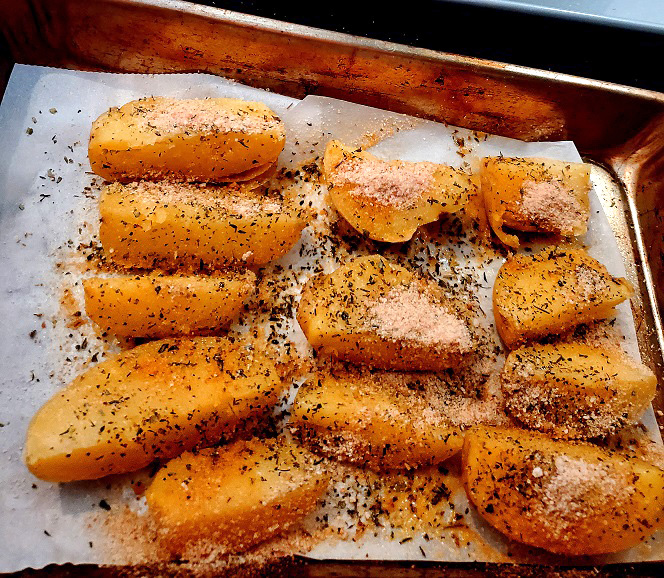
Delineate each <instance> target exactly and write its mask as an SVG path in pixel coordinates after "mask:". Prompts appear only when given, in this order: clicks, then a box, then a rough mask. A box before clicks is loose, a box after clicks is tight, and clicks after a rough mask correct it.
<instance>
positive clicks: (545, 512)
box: [463, 427, 664, 555]
mask: <svg viewBox="0 0 664 578" xmlns="http://www.w3.org/2000/svg"><path fill="white" fill-rule="evenodd" d="M463 479H464V485H465V487H466V492H467V493H468V496H469V498H470V500H471V501H472V502H473V503H474V504H475V506H476V507H477V510H478V512H479V513H480V514H481V515H482V517H484V518H485V519H486V520H487V521H488V522H489V523H490V524H491V525H492V526H494V527H495V528H497V529H498V530H500V531H501V532H503V533H504V534H507V536H509V537H510V538H513V539H514V540H517V541H519V542H523V543H524V544H528V545H530V546H536V547H538V548H544V549H545V550H549V551H550V552H555V553H558V554H566V555H594V554H604V553H610V552H617V551H619V550H624V549H625V548H629V547H631V546H634V545H636V544H638V543H639V542H641V541H643V540H644V539H645V538H647V537H648V536H650V535H651V534H653V533H654V532H655V531H656V530H657V528H658V527H659V526H661V525H662V523H663V522H664V470H661V469H660V468H657V467H655V466H653V465H651V464H648V463H646V462H644V461H642V460H640V459H637V458H633V457H629V456H627V455H624V454H617V453H611V452H609V451H608V450H603V449H601V448H599V447H597V446H593V445H590V444H587V443H579V442H577V443H572V442H566V441H554V440H551V439H549V438H548V437H546V436H545V435H543V434H540V433H534V432H526V431H522V430H517V429H507V428H505V429H502V428H490V427H477V428H473V429H472V430H470V431H469V432H468V433H467V434H466V439H465V442H464V447H463Z"/></svg>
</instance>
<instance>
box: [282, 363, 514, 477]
mask: <svg viewBox="0 0 664 578" xmlns="http://www.w3.org/2000/svg"><path fill="white" fill-rule="evenodd" d="M291 416H292V417H291V422H290V424H291V425H292V426H294V427H295V428H297V430H298V432H299V435H300V436H301V437H302V439H303V440H304V441H305V442H306V444H307V446H309V447H311V448H312V449H313V450H315V451H316V452H318V453H322V454H323V455H327V456H331V457H334V458H337V459H339V460H341V461H347V462H351V463H356V464H358V465H362V466H368V467H370V468H372V469H376V470H380V469H412V468H417V467H420V466H424V465H428V464H439V463H441V462H443V461H445V460H446V459H448V458H450V457H451V456H453V455H455V454H456V453H458V452H460V451H461V447H462V445H463V437H464V432H465V430H466V429H467V428H469V427H471V426H473V425H476V424H477V423H482V422H484V423H497V422H499V421H501V420H500V418H499V412H498V411H497V406H496V404H495V401H494V400H492V399H490V398H487V399H477V398H474V397H466V396H464V395H463V394H462V393H461V392H460V391H459V387H458V384H454V383H453V380H452V379H451V378H449V377H448V376H446V375H445V374H440V375H436V374H422V373H412V374H408V373H397V372H381V371H378V372H371V373H365V374H361V373H359V372H342V373H340V374H337V373H335V374H330V373H326V374H319V375H318V377H317V378H316V379H315V380H313V381H310V382H309V383H307V384H305V385H304V386H303V387H300V389H299V390H298V393H297V397H296V398H295V403H294V404H293V408H292V410H291Z"/></svg>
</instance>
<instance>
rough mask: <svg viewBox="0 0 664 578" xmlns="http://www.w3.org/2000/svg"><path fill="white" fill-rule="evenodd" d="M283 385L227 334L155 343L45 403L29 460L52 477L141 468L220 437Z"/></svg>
mask: <svg viewBox="0 0 664 578" xmlns="http://www.w3.org/2000/svg"><path fill="white" fill-rule="evenodd" d="M284 391H285V385H284V384H283V383H282V382H281V380H280V378H279V377H278V375H277V373H276V370H275V367H274V365H273V364H272V362H271V361H270V360H269V359H268V358H267V357H265V356H264V355H262V354H260V353H258V352H255V351H250V350H248V349H247V348H246V347H243V346H241V345H238V344H233V343H231V342H229V341H228V340H226V339H221V338H216V337H199V338H193V339H180V340H175V339H172V340H162V341H153V342H151V343H147V344H145V345H140V346H138V347H135V348H134V349H132V350H130V351H126V352H123V353H120V354H119V355H116V356H115V357H113V358H112V359H108V360H107V361H104V362H103V363H100V364H99V365H96V366H94V367H92V368H91V369H89V370H88V371H86V372H85V373H83V374H82V375H81V376H79V377H78V378H77V379H75V380H74V381H73V382H72V383H71V384H70V385H69V386H67V387H65V388H64V389H62V390H61V391H59V392H57V393H56V394H55V395H54V396H53V397H52V398H51V399H50V400H49V401H47V402H46V403H45V404H44V405H43V406H42V408H41V409H40V410H39V411H38V412H37V413H36V415H35V416H34V417H33V419H32V422H31V423H30V427H29V428H28V433H27V439H26V444H25V460H26V463H27V466H28V468H29V469H30V471H31V472H32V473H33V474H34V475H35V476H37V477H38V478H42V479H43V480H48V481H52V482H69V481H72V480H87V479H95V478H101V477H103V476H106V475H108V474H116V473H122V472H129V471H133V470H137V469H139V468H142V467H144V466H146V465H148V464H149V463H150V462H151V461H153V460H154V459H156V458H160V459H161V458H170V457H173V456H176V455H178V454H180V453H182V452H183V451H185V450H189V449H191V448H192V447H194V446H195V445H197V444H211V443H215V442H217V441H218V440H219V438H220V437H221V436H222V435H228V434H231V433H233V432H234V431H235V430H236V429H238V428H239V427H241V426H242V425H243V424H244V423H245V422H247V421H248V420H252V419H254V418H258V417H260V416H262V415H263V414H265V413H266V412H268V411H269V410H271V409H272V408H273V407H274V406H275V405H276V403H277V402H278V401H279V399H280V396H281V395H282V394H283V392H284Z"/></svg>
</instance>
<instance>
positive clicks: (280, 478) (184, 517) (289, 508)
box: [145, 438, 329, 554]
mask: <svg viewBox="0 0 664 578" xmlns="http://www.w3.org/2000/svg"><path fill="white" fill-rule="evenodd" d="M312 458H313V456H311V454H309V453H308V452H307V451H306V450H304V449H303V448H300V447H299V446H297V445H296V444H295V443H293V442H290V441H287V440H285V439H283V438H278V439H276V440H271V439H266V440H258V439H252V440H248V441H236V442H234V443H232V444H230V445H228V446H224V447H221V448H209V449H205V450H202V451H200V452H198V453H195V454H194V453H185V454H183V455H181V456H180V457H178V458H176V459H174V460H172V461H170V462H169V463H168V464H166V466H165V467H164V468H163V469H161V470H160V471H159V472H158V474H157V475H156V476H155V479H154V481H153V482H152V484H151V485H150V487H149V488H148V489H147V492H146V494H145V496H146V499H147V503H148V507H149V510H150V513H151V514H152V516H153V517H154V518H155V520H156V521H157V523H158V525H159V526H160V528H161V531H162V533H163V535H164V536H165V538H166V540H165V543H166V544H167V547H168V548H169V549H170V550H171V551H172V552H174V553H180V554H181V553H183V552H185V551H186V548H187V547H188V546H193V547H194V548H196V551H198V552H200V551H202V550H204V549H205V548H206V547H208V548H210V549H211V550H215V546H218V545H223V546H226V547H227V548H228V549H229V550H232V551H233V552H236V553H237V552H242V551H244V550H247V549H248V548H250V547H251V546H253V545H255V544H258V543H260V542H263V541H264V540H267V539H268V538H270V537H272V536H274V535H275V534H279V533H281V532H283V531H285V530H287V529H288V528H289V527H290V526H291V525H292V524H293V523H295V522H297V521H298V520H299V519H300V518H302V517H304V516H305V515H306V514H308V513H309V512H310V511H311V510H313V509H314V508H315V506H316V502H317V500H318V499H319V498H320V497H321V496H322V494H323V493H324V492H325V490H326V489H327V485H328V482H329V477H328V476H327V474H326V473H325V472H324V471H323V470H321V469H320V468H318V467H316V466H314V465H313V459H312Z"/></svg>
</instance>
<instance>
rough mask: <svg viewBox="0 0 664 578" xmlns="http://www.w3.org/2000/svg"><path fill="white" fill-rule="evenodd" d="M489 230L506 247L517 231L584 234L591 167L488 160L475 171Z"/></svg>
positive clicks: (512, 244)
mask: <svg viewBox="0 0 664 578" xmlns="http://www.w3.org/2000/svg"><path fill="white" fill-rule="evenodd" d="M480 183H481V189H482V196H483V197H484V202H485V204H486V208H487V213H488V216H489V222H490V224H491V228H492V229H493V230H494V232H495V233H496V235H498V238H499V239H500V240H501V241H502V242H503V243H505V244H506V245H508V246H510V247H518V246H519V238H518V237H517V236H516V235H512V234H510V233H507V232H506V231H505V230H504V229H503V226H505V225H506V226H507V227H511V228H512V229H516V230H519V231H532V232H538V233H556V234H558V235H563V236H568V237H569V236H572V235H583V234H584V233H585V232H586V230H587V228H588V217H589V216H590V204H589V201H588V191H589V190H590V165H587V164H584V163H570V162H565V161H555V160H550V159H538V158H529V159H525V158H517V157H513V158H510V157H489V158H486V159H484V160H483V161H482V164H481V168H480Z"/></svg>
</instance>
